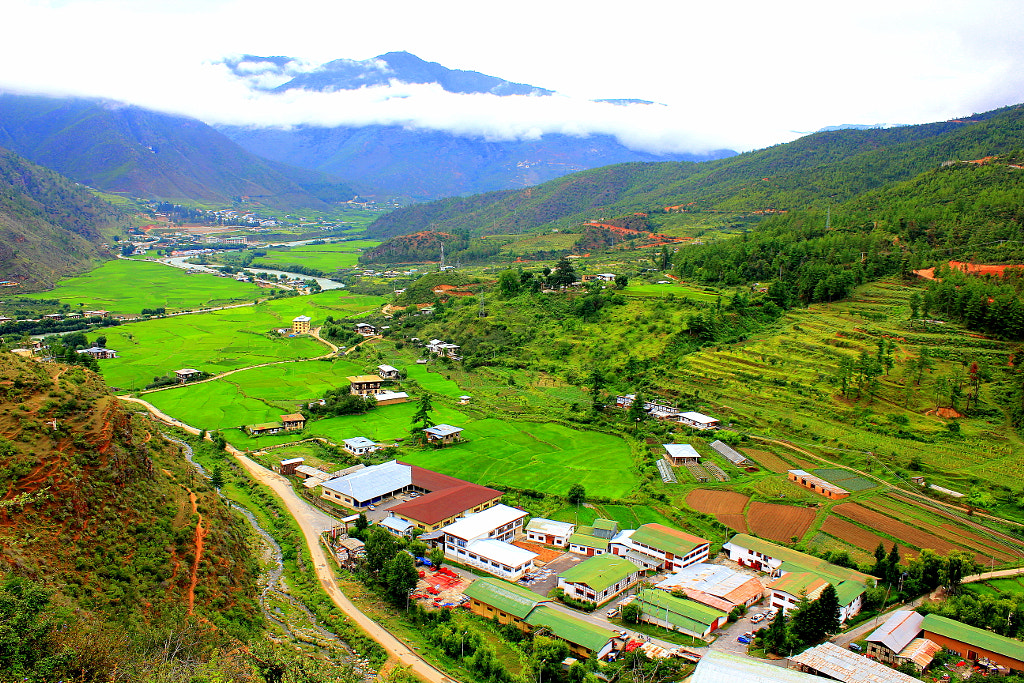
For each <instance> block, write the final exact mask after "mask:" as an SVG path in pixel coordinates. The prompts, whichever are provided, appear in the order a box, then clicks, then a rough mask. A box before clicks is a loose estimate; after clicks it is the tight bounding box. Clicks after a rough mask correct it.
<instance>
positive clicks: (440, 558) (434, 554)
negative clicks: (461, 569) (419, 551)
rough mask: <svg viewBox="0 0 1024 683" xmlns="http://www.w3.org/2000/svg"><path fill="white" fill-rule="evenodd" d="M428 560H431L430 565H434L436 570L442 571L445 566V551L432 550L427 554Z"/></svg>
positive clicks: (439, 549)
mask: <svg viewBox="0 0 1024 683" xmlns="http://www.w3.org/2000/svg"><path fill="white" fill-rule="evenodd" d="M427 559H428V560H430V564H432V565H434V568H435V569H440V568H441V566H442V565H443V564H444V550H442V549H441V548H431V550H430V552H429V553H427Z"/></svg>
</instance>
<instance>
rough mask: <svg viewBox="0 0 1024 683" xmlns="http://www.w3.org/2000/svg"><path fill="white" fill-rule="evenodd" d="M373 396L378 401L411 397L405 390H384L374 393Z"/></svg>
mask: <svg viewBox="0 0 1024 683" xmlns="http://www.w3.org/2000/svg"><path fill="white" fill-rule="evenodd" d="M373 397H374V398H375V399H376V400H377V402H378V403H380V402H381V401H394V400H395V399H399V398H409V394H407V393H405V392H404V391H382V392H380V393H379V394H374V395H373Z"/></svg>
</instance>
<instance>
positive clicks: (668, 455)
mask: <svg viewBox="0 0 1024 683" xmlns="http://www.w3.org/2000/svg"><path fill="white" fill-rule="evenodd" d="M662 448H664V449H665V459H666V460H668V461H669V463H671V464H672V466H673V467H679V466H681V465H685V464H686V463H688V462H689V463H698V462H700V453H698V452H697V450H696V449H695V448H694V447H693V446H691V445H690V444H688V443H665V444H662Z"/></svg>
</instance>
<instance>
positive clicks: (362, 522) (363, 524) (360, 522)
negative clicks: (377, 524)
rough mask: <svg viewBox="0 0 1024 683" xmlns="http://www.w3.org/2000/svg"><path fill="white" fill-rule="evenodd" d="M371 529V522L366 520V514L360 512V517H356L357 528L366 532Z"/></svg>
mask: <svg viewBox="0 0 1024 683" xmlns="http://www.w3.org/2000/svg"><path fill="white" fill-rule="evenodd" d="M369 527H370V520H368V519H367V518H366V513H365V512H360V513H359V516H358V517H356V528H357V529H359V530H360V531H365V530H366V529H368V528H369Z"/></svg>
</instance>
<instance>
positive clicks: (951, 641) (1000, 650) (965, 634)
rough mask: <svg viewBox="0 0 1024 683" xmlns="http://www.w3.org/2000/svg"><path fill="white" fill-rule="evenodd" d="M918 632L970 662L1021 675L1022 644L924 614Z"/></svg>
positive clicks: (1023, 664) (1023, 655)
mask: <svg viewBox="0 0 1024 683" xmlns="http://www.w3.org/2000/svg"><path fill="white" fill-rule="evenodd" d="M921 630H922V631H923V632H924V637H925V638H927V639H928V640H930V641H932V642H934V643H937V644H938V645H941V646H942V647H944V648H946V649H947V650H952V651H953V652H956V653H957V654H958V655H960V656H961V657H963V658H964V659H968V660H970V661H972V662H985V661H987V662H989V663H991V664H994V665H996V666H1001V667H1005V668H1007V669H1012V670H1013V671H1024V643H1022V642H1021V641H1019V640H1014V639H1013V638H1007V637H1006V636H1001V635H998V634H996V633H992V631H986V630H985V629H981V628H976V627H974V626H968V625H967V624H963V623H961V622H959V621H954V620H952V619H947V618H946V617H940V616H939V615H938V614H926V615H925V616H924V619H923V620H922V621H921Z"/></svg>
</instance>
